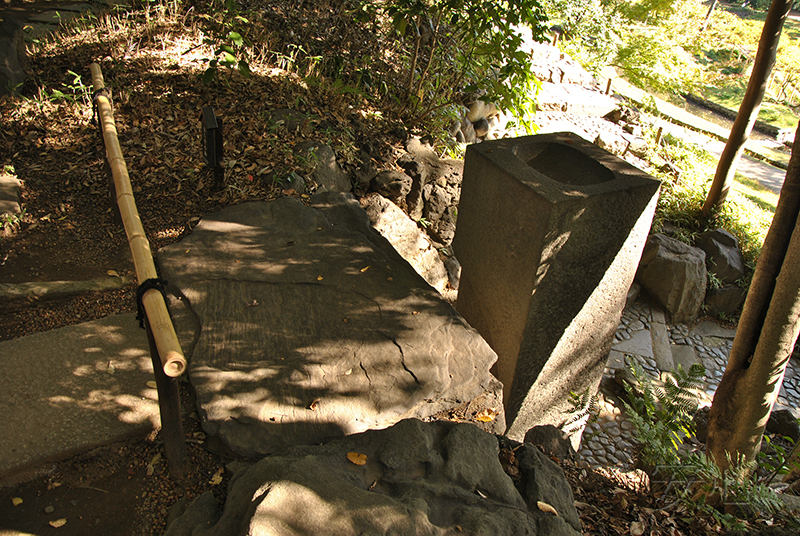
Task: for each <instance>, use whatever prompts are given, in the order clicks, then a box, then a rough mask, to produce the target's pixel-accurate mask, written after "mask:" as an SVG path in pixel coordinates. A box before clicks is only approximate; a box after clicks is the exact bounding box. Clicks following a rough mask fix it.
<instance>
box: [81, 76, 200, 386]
mask: <svg viewBox="0 0 800 536" xmlns="http://www.w3.org/2000/svg"><path fill="white" fill-rule="evenodd" d="M89 70H90V71H91V72H92V86H93V89H94V92H95V101H96V106H97V117H98V120H99V122H100V128H101V130H102V133H103V141H104V145H105V149H106V160H107V161H108V164H109V167H110V168H111V174H112V176H113V178H114V190H115V195H116V196H117V206H118V207H119V212H120V216H121V217H122V223H123V225H124V226H125V234H127V236H128V244H129V245H130V248H131V253H132V254H133V264H134V266H135V268H136V277H137V279H138V281H139V284H140V285H141V284H142V283H143V282H144V281H147V280H148V279H155V278H158V273H157V272H156V267H155V264H154V263H153V253H152V252H151V251H150V242H149V241H148V240H147V236H146V235H145V233H144V227H142V220H141V219H140V218H139V211H138V210H137V209H136V202H135V201H134V199H133V189H132V188H131V180H130V176H129V175H128V167H127V166H126V165H125V159H124V158H123V157H122V149H121V148H120V146H119V138H118V137H117V127H116V125H115V123H114V112H113V111H112V109H111V100H110V99H109V98H108V97H107V96H106V95H103V94H102V93H101V92H100V90H102V89H105V82H104V81H103V73H102V71H101V70H100V66H99V65H98V64H96V63H92V64H91V65H90V66H89ZM142 304H143V305H144V310H145V313H146V314H147V320H148V322H149V323H150V327H151V328H152V330H153V338H154V339H155V344H156V347H157V348H158V355H159V356H160V357H161V364H162V368H163V370H164V374H166V375H167V376H170V377H173V378H174V377H177V376H180V375H181V374H183V372H184V371H185V370H186V358H185V357H184V355H183V350H181V345H180V342H178V336H177V335H176V334H175V328H174V327H173V326H172V319H171V318H170V316H169V312H168V311H167V305H166V303H165V302H164V296H163V295H162V294H161V292H159V291H158V290H156V289H150V290H148V291H147V292H145V294H144V296H143V297H142Z"/></svg>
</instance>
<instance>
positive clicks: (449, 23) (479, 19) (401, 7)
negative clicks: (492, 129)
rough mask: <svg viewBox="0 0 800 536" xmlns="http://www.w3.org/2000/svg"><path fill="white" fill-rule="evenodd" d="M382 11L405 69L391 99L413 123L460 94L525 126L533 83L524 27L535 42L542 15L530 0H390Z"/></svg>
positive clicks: (535, 86) (528, 124) (451, 104)
mask: <svg viewBox="0 0 800 536" xmlns="http://www.w3.org/2000/svg"><path fill="white" fill-rule="evenodd" d="M386 14H387V15H388V16H389V18H390V19H391V21H392V27H393V28H394V31H395V32H396V34H397V36H398V37H399V39H400V42H401V43H402V44H403V45H404V48H403V53H402V57H403V61H402V62H403V64H405V65H407V66H408V68H407V70H406V71H405V72H403V73H402V76H403V79H402V80H401V81H399V82H398V83H397V84H396V86H395V87H396V90H397V91H398V94H397V98H398V101H399V102H401V103H403V106H404V108H405V110H407V111H408V112H410V113H411V115H412V116H413V121H414V122H419V121H422V120H426V121H429V116H430V115H431V114H434V115H435V114H437V113H440V112H442V111H445V112H446V111H447V110H448V109H452V108H453V107H454V106H456V105H458V104H460V103H461V101H462V97H463V96H462V91H465V92H467V93H473V94H477V95H479V96H480V97H481V98H482V99H484V100H486V101H491V102H494V103H495V104H497V106H498V107H499V108H501V109H503V110H506V111H509V112H510V113H511V114H512V115H513V116H515V117H516V118H517V119H518V120H519V121H520V122H521V123H522V124H523V125H524V126H526V127H528V128H529V129H530V128H532V123H531V122H530V119H529V116H530V115H531V114H532V112H533V99H534V97H535V95H536V93H537V92H538V87H539V86H538V81H537V79H536V77H535V76H534V75H533V74H532V73H531V69H530V66H531V60H530V56H529V54H527V53H526V52H525V51H524V50H523V44H524V41H525V37H524V33H523V32H525V31H526V30H527V31H530V32H531V35H532V37H533V39H534V40H538V39H541V37H542V36H543V35H544V32H545V28H544V25H543V21H544V18H545V17H544V14H543V12H542V11H541V9H540V8H539V4H538V3H537V2H536V1H535V0H522V1H518V2H508V1H497V0H431V1H429V2H423V1H421V0H394V1H392V2H390V3H388V4H387V6H386Z"/></svg>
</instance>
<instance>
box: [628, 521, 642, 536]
mask: <svg viewBox="0 0 800 536" xmlns="http://www.w3.org/2000/svg"><path fill="white" fill-rule="evenodd" d="M630 531H631V535H632V536H642V534H644V523H642V522H641V521H634V522H633V523H631V529H630Z"/></svg>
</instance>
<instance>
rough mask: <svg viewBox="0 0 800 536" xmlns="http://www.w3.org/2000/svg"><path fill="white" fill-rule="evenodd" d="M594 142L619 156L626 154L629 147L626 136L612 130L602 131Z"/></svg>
mask: <svg viewBox="0 0 800 536" xmlns="http://www.w3.org/2000/svg"><path fill="white" fill-rule="evenodd" d="M594 144H595V145H597V146H598V147H602V148H603V149H605V150H606V151H608V152H609V153H613V154H615V155H617V156H622V155H623V154H625V151H626V150H627V148H628V141H627V140H626V139H625V138H623V137H622V136H618V135H616V134H613V133H611V132H600V133H599V134H598V135H597V137H596V138H595V139H594Z"/></svg>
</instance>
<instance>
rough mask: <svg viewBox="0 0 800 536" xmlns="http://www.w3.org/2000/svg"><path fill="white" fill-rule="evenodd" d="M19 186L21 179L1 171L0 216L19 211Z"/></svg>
mask: <svg viewBox="0 0 800 536" xmlns="http://www.w3.org/2000/svg"><path fill="white" fill-rule="evenodd" d="M19 187H20V182H19V179H17V178H16V177H13V176H11V175H9V174H8V173H0V216H1V215H3V214H17V213H19V211H20V206H19Z"/></svg>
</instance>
